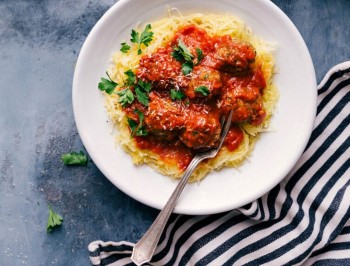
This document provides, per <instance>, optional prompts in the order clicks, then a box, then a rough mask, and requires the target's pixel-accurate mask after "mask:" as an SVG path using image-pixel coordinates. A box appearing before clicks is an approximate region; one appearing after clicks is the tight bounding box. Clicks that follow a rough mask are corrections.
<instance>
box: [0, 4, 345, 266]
mask: <svg viewBox="0 0 350 266" xmlns="http://www.w3.org/2000/svg"><path fill="white" fill-rule="evenodd" d="M114 2H115V1H113V0H101V1H97V0H94V1H93V0H90V1H89V0H75V1H73V0H27V1H25V0H0V69H1V71H0V265H45V266H46V265H89V260H88V253H87V245H88V244H89V243H90V242H91V241H93V240H97V239H102V240H128V241H136V240H137V239H138V238H140V236H141V235H142V234H143V233H144V231H145V230H146V229H147V228H148V226H149V225H150V224H151V222H152V221H153V219H154V218H155V216H156V214H157V213H158V211H156V210H154V209H152V208H149V207H146V206H144V205H142V204H140V203H138V202H136V201H134V200H133V199H131V198H129V197H128V196H126V195H125V194H123V193H122V192H120V191H119V190H118V189H117V188H115V187H114V186H113V185H111V183H110V182H109V181H108V180H107V179H106V178H105V177H104V176H103V175H102V174H101V173H100V171H99V170H98V169H97V168H96V166H95V165H94V164H93V162H91V161H90V162H89V164H88V166H87V167H67V166H63V165H62V163H61V161H60V156H61V154H62V153H65V152H67V151H71V150H77V151H78V150H81V149H82V150H83V149H84V148H83V146H82V143H81V140H80V138H79V135H78V133H77V130H76V127H75V123H74V118H73V112H72V104H71V87H72V79H73V70H74V65H75V62H76V60H77V57H78V54H79V50H80V47H81V46H82V44H83V42H84V40H85V38H86V36H87V34H88V33H89V31H90V30H91V28H92V27H93V25H94V24H95V23H96V22H97V20H98V19H99V18H100V17H101V16H102V14H103V13H104V12H105V11H106V10H107V9H108V8H109V7H110V6H112V5H113V4H114ZM273 2H274V3H276V4H277V5H278V6H279V7H280V8H281V9H282V10H283V11H284V12H285V13H286V14H287V15H288V16H289V17H290V18H291V20H292V21H293V22H294V23H295V25H296V27H297V28H298V29H299V31H300V33H301V34H302V36H303V37H304V39H305V42H306V44H307V46H308V47H309V49H310V53H311V56H312V59H313V61H314V64H315V68H316V74H317V80H318V81H320V80H321V79H322V77H323V75H324V74H325V73H326V71H327V70H328V69H329V68H330V67H332V66H333V65H335V64H337V63H340V62H342V61H346V60H349V59H350V44H349V41H350V30H349V29H350V19H349V17H350V1H349V0H295V1H292V0H274V1H273ZM272 26H273V25H272ZM301 63H302V62H301ZM48 203H51V204H52V206H53V208H54V209H55V210H56V211H57V212H58V213H60V214H61V215H62V216H63V217H64V222H63V225H62V226H61V227H60V228H59V229H58V230H55V231H54V232H52V233H51V234H47V233H46V222H47V216H48Z"/></svg>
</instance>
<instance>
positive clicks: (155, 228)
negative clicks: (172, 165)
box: [131, 157, 202, 265]
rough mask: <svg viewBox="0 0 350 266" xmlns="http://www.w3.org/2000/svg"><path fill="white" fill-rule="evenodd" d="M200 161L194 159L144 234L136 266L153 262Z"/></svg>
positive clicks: (134, 254) (135, 255)
mask: <svg viewBox="0 0 350 266" xmlns="http://www.w3.org/2000/svg"><path fill="white" fill-rule="evenodd" d="M200 161H202V159H201V158H196V157H194V158H193V160H192V161H191V163H190V164H189V165H188V167H187V169H186V171H185V173H184V174H183V176H182V177H181V179H180V181H179V183H178V184H177V186H176V188H175V190H174V192H173V193H172V194H171V197H170V198H169V200H168V202H167V203H166V205H165V206H164V208H163V209H162V210H161V211H160V213H159V214H158V216H157V218H156V219H155V221H154V222H153V224H152V225H151V227H150V228H149V229H148V230H147V232H146V233H145V234H144V236H143V237H142V238H141V239H140V240H139V241H138V242H137V243H136V245H135V246H134V249H133V252H132V255H131V260H132V261H133V262H134V263H135V264H136V265H142V264H144V263H147V262H150V261H151V259H152V256H153V253H154V251H155V249H156V247H157V244H158V241H159V239H160V236H161V235H162V232H163V230H164V227H165V225H166V224H167V222H168V220H169V217H170V215H171V213H172V212H173V210H174V208H175V205H176V202H177V200H178V198H179V197H180V194H181V192H182V191H183V189H184V187H185V186H186V184H187V181H188V178H189V177H190V176H191V174H192V172H193V170H194V169H195V168H196V166H197V164H198V163H199V162H200Z"/></svg>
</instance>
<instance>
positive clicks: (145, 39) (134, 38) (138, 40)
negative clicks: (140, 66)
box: [130, 24, 154, 54]
mask: <svg viewBox="0 0 350 266" xmlns="http://www.w3.org/2000/svg"><path fill="white" fill-rule="evenodd" d="M151 28H152V27H151V24H147V25H146V27H145V29H144V30H143V32H142V33H141V35H140V34H139V33H138V32H137V31H135V30H134V29H133V30H132V31H131V39H130V41H131V42H132V43H135V44H138V50H137V53H138V54H141V53H142V51H141V44H143V45H145V46H148V45H149V43H150V42H151V41H152V40H153V34H154V33H153V32H152V31H150V29H151Z"/></svg>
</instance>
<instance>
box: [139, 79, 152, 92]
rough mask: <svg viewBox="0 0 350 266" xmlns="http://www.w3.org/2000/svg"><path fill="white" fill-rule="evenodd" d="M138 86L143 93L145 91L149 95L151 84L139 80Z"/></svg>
mask: <svg viewBox="0 0 350 266" xmlns="http://www.w3.org/2000/svg"><path fill="white" fill-rule="evenodd" d="M137 85H138V86H140V87H141V88H142V89H143V90H144V91H146V92H147V93H149V92H150V91H151V89H152V84H151V83H148V82H145V81H142V80H139V82H138V83H137Z"/></svg>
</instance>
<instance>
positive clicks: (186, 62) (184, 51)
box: [171, 39, 204, 75]
mask: <svg viewBox="0 0 350 266" xmlns="http://www.w3.org/2000/svg"><path fill="white" fill-rule="evenodd" d="M196 51H197V63H196V65H198V64H199V63H200V62H201V61H202V59H203V57H204V55H203V51H202V50H201V49H199V48H196ZM171 56H172V57H174V58H175V59H176V60H177V61H179V62H182V68H181V70H182V73H183V74H184V75H188V74H190V73H191V72H192V70H193V65H194V63H193V60H194V56H193V55H192V54H191V52H190V50H189V49H188V47H187V46H186V45H185V44H184V43H183V41H182V40H181V39H179V40H178V46H176V47H174V48H173V52H172V53H171Z"/></svg>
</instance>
